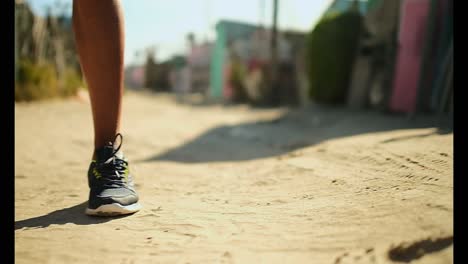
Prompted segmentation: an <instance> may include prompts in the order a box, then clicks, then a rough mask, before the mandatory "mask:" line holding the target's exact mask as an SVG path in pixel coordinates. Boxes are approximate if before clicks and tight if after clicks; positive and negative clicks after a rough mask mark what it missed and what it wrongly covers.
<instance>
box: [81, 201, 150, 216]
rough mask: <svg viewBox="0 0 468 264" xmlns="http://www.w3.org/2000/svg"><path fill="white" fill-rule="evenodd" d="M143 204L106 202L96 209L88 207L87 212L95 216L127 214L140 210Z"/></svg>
mask: <svg viewBox="0 0 468 264" xmlns="http://www.w3.org/2000/svg"><path fill="white" fill-rule="evenodd" d="M140 209H141V205H140V204H139V203H134V204H131V205H127V206H123V205H120V204H118V203H112V204H104V205H101V206H99V207H98V208H96V209H90V208H86V211H85V213H86V214H87V215H94V216H116V215H126V214H133V213H135V212H138V211H140Z"/></svg>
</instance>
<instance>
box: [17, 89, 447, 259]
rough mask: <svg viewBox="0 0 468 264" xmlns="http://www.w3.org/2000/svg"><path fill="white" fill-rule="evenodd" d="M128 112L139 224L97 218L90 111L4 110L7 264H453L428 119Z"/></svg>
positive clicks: (198, 109) (438, 159)
mask: <svg viewBox="0 0 468 264" xmlns="http://www.w3.org/2000/svg"><path fill="white" fill-rule="evenodd" d="M123 108H124V114H123V124H122V132H123V134H124V142H123V150H124V151H125V153H126V156H127V158H128V159H129V160H130V166H131V167H130V170H131V171H132V172H133V173H134V175H135V178H136V183H137V190H138V191H139V193H140V196H141V203H142V205H143V209H142V211H140V212H138V213H136V214H134V215H131V216H127V217H117V218H94V217H89V216H86V215H84V209H85V207H86V201H87V196H88V187H87V180H86V173H87V168H88V164H89V161H90V158H91V150H92V146H93V140H92V134H93V130H92V122H91V121H92V119H91V112H90V106H89V103H88V102H86V100H78V99H68V100H53V101H45V102H36V103H17V104H15V258H16V263H18V264H19V263H122V264H126V263H128V264H130V263H407V262H411V263H453V133H452V132H450V131H445V130H440V129H438V128H436V122H435V121H434V120H433V118H429V117H416V118H415V119H412V120H410V119H408V118H407V117H405V116H399V115H383V114H381V113H377V112H369V111H367V112H365V111H351V110H348V109H345V108H330V107H323V106H317V105H312V106H309V107H306V108H300V109H287V108H275V109H252V108H250V107H248V106H244V105H239V106H229V107H223V106H220V105H197V104H178V103H177V102H176V101H175V100H174V99H173V98H172V97H171V96H170V95H152V94H149V93H137V92H128V93H126V95H125V97H124V106H123Z"/></svg>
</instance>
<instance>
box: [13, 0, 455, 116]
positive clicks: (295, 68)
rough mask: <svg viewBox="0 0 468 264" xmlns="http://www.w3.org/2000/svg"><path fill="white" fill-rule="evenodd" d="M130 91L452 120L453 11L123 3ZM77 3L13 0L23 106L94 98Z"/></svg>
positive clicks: (356, 4) (264, 2) (441, 0)
mask: <svg viewBox="0 0 468 264" xmlns="http://www.w3.org/2000/svg"><path fill="white" fill-rule="evenodd" d="M122 4H123V9H124V15H125V29H126V48H125V86H126V89H127V90H151V91H154V92H157V93H171V94H174V95H176V96H177V98H179V99H180V100H182V101H183V100H188V99H187V98H193V96H194V95H196V96H198V97H197V98H201V100H202V101H203V102H221V103H227V104H233V103H248V104H251V105H256V106H279V105H290V106H301V105H302V106H303V105H307V104H309V103H311V102H314V103H319V104H333V105H346V106H348V107H351V108H358V109H359V108H374V109H379V110H383V111H391V112H403V113H415V112H430V113H435V112H437V113H446V112H447V113H449V112H451V111H453V110H452V109H453V99H452V98H453V81H452V79H453V77H452V76H453V25H452V23H453V22H452V16H453V15H452V5H453V1H451V0H424V1H415V0H398V1H397V0H368V1H365V0H360V1H358V0H314V1H307V0H287V1H285V0H283V1H282V0H255V1H251V0H250V1H248V0H243V1H235V2H234V1H213V0H191V1H182V0H176V1H170V2H168V1H162V0H146V1H143V0H142V1H122ZM71 14H72V1H71V0H29V1H26V0H15V40H16V41H15V62H16V63H15V68H16V69H15V101H32V100H40V99H46V98H53V97H68V96H77V95H79V94H80V93H81V91H85V90H86V85H85V82H84V81H83V76H82V74H81V71H80V66H79V61H78V57H77V54H76V51H75V46H74V41H73V31H72V24H71Z"/></svg>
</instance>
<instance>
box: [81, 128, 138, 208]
mask: <svg viewBox="0 0 468 264" xmlns="http://www.w3.org/2000/svg"><path fill="white" fill-rule="evenodd" d="M117 137H120V144H119V145H118V147H115V142H116V140H117ZM122 139H123V138H122V135H121V134H117V135H116V136H115V139H114V142H109V143H108V144H107V145H105V146H104V147H102V148H100V149H97V150H96V155H95V157H96V159H95V160H93V161H92V162H91V165H90V166H89V170H88V185H89V188H90V192H89V200H88V208H86V214H87V215H98V216H113V215H123V214H131V213H135V212H137V211H139V210H140V209H141V205H140V204H139V203H138V194H137V193H136V191H135V189H134V185H133V177H132V175H131V174H130V172H129V169H128V162H127V160H126V159H125V158H124V156H123V153H122V152H121V151H119V150H120V147H121V146H122Z"/></svg>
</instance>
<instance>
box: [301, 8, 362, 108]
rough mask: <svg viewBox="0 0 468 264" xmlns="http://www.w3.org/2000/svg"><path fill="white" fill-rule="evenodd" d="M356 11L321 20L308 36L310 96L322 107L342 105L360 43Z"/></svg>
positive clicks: (360, 24)
mask: <svg viewBox="0 0 468 264" xmlns="http://www.w3.org/2000/svg"><path fill="white" fill-rule="evenodd" d="M361 27H362V17H361V15H360V14H359V13H358V12H357V11H352V10H350V11H346V12H343V13H332V14H329V15H326V16H324V17H323V18H322V19H321V20H320V21H319V23H318V24H317V26H316V27H315V28H314V29H313V30H312V32H310V34H309V35H308V36H307V40H306V41H307V55H306V56H307V58H306V59H307V66H308V67H307V72H308V78H309V85H310V86H309V95H310V97H311V98H312V99H313V100H315V101H317V102H321V103H343V102H344V100H345V98H346V94H347V90H348V86H349V80H350V74H351V70H352V65H353V61H354V54H355V50H356V48H357V44H358V41H359V34H360V30H361Z"/></svg>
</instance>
